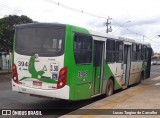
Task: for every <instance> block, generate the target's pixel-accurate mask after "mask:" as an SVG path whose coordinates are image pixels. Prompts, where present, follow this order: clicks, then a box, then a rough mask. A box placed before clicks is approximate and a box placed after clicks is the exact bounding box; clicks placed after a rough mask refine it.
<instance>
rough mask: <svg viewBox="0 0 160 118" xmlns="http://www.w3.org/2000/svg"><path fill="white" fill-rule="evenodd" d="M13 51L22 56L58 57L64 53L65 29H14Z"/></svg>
mask: <svg viewBox="0 0 160 118" xmlns="http://www.w3.org/2000/svg"><path fill="white" fill-rule="evenodd" d="M16 34H17V35H16V44H15V45H16V48H15V51H16V52H17V53H19V54H22V55H28V56H31V55H34V54H35V53H38V54H39V55H40V56H47V57H52V56H60V55H62V54H63V53H64V51H63V50H64V40H65V28H63V27H62V28H61V27H40V26H39V27H26V28H17V29H16Z"/></svg>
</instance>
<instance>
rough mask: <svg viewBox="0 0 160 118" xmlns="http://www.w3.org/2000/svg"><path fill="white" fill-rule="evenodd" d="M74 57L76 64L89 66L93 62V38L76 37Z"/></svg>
mask: <svg viewBox="0 0 160 118" xmlns="http://www.w3.org/2000/svg"><path fill="white" fill-rule="evenodd" d="M74 57H75V63H76V64H89V63H91V61H92V37H91V36H88V35H83V34H79V33H77V34H75V36H74Z"/></svg>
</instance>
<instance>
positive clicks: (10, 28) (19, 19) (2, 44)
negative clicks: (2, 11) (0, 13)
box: [0, 15, 33, 52]
mask: <svg viewBox="0 0 160 118" xmlns="http://www.w3.org/2000/svg"><path fill="white" fill-rule="evenodd" d="M32 22H33V20H32V19H30V18H28V17H27V16H24V15H21V16H17V15H9V16H7V17H4V18H1V19H0V52H9V51H11V50H12V46H13V36H14V27H15V26H16V25H17V24H25V23H32Z"/></svg>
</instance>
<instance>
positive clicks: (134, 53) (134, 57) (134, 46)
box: [132, 44, 137, 61]
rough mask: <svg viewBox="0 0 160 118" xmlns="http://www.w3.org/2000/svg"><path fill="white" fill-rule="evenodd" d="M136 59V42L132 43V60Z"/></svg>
mask: <svg viewBox="0 0 160 118" xmlns="http://www.w3.org/2000/svg"><path fill="white" fill-rule="evenodd" d="M136 60H137V53H136V44H132V61H136Z"/></svg>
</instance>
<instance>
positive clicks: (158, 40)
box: [0, 0, 160, 53]
mask: <svg viewBox="0 0 160 118" xmlns="http://www.w3.org/2000/svg"><path fill="white" fill-rule="evenodd" d="M159 5H160V0H0V18H3V17H5V16H8V15H26V16H28V17H30V18H31V19H32V20H34V21H38V22H49V23H52V22H58V23H65V24H71V25H76V26H80V27H84V28H87V29H91V30H94V31H97V32H106V25H105V23H106V21H107V18H108V17H109V18H110V20H109V22H111V24H110V26H111V27H112V32H109V34H113V35H117V36H123V37H127V38H131V39H135V40H140V41H144V42H149V43H150V44H151V46H152V48H153V50H154V52H158V53H160V37H158V36H157V35H160V20H159V19H160V7H159Z"/></svg>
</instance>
